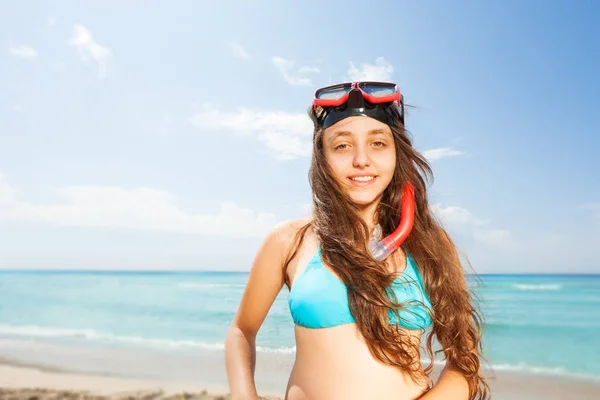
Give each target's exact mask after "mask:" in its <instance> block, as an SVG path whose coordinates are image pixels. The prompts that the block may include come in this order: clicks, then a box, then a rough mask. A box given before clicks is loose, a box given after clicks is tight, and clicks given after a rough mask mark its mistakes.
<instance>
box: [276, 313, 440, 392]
mask: <svg viewBox="0 0 600 400" xmlns="http://www.w3.org/2000/svg"><path fill="white" fill-rule="evenodd" d="M409 332H410V333H411V335H414V336H415V339H416V340H418V338H419V336H420V332H416V331H415V332H414V333H413V332H412V331H409ZM295 334H296V360H295V363H294V367H293V369H292V373H291V376H290V379H289V382H288V387H287V390H286V400H321V399H323V400H325V399H327V400H328V399H344V400H354V399H356V400H365V399H378V400H387V399H390V400H392V399H393V400H413V399H416V398H418V397H419V396H420V395H422V394H423V392H424V391H426V390H427V388H428V386H427V381H426V379H425V376H424V375H423V376H422V379H419V382H418V383H417V382H415V381H413V380H412V379H411V377H410V376H409V375H408V373H407V372H405V371H402V370H401V369H400V368H398V367H392V366H390V365H386V364H384V363H382V362H380V361H378V360H377V359H376V358H375V357H373V355H372V354H371V352H370V351H369V349H368V347H367V344H366V343H365V341H364V339H362V336H361V335H360V333H359V332H358V329H357V327H356V324H355V323H350V324H345V325H340V326H336V327H333V328H324V329H309V328H304V327H301V326H298V325H296V327H295ZM417 357H418V356H417ZM415 361H416V362H420V361H419V360H415ZM419 365H420V364H419Z"/></svg>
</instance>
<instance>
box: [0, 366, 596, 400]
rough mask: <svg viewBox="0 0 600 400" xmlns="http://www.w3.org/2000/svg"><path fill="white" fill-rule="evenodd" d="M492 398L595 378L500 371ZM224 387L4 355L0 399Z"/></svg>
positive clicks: (208, 397)
mask: <svg viewBox="0 0 600 400" xmlns="http://www.w3.org/2000/svg"><path fill="white" fill-rule="evenodd" d="M490 385H491V387H492V398H493V399H515V400H516V399H530V400H533V399H535V400H537V399H539V400H542V399H544V400H555V399H565V400H578V399H582V400H584V399H585V400H592V399H596V400H597V399H598V398H600V383H596V382H586V381H576V380H567V379H563V378H557V377H547V376H546V377H544V376H529V377H528V376H523V375H519V374H509V373H502V374H499V375H498V374H496V376H495V377H494V378H490ZM261 396H262V397H260V398H261V399H263V400H282V399H283V394H281V393H261ZM229 398H230V396H229V394H228V393H227V390H226V389H224V388H222V387H221V388H219V387H217V386H215V387H212V388H209V387H206V386H201V385H199V384H193V383H189V382H174V381H161V380H143V379H132V378H127V377H120V376H116V375H106V374H104V375H99V374H89V373H77V372H69V371H64V370H59V369H54V368H46V367H40V366H34V365H26V364H22V363H18V362H10V361H7V360H3V361H2V363H0V399H12V400H33V399H36V400H49V399H113V400H117V399H119V400H124V399H198V400H200V399H201V400H226V399H229Z"/></svg>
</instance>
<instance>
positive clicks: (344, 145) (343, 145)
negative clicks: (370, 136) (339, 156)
mask: <svg viewBox="0 0 600 400" xmlns="http://www.w3.org/2000/svg"><path fill="white" fill-rule="evenodd" d="M346 146H348V145H347V144H346V143H342V144H338V145H337V146H335V147H334V148H333V150H343V149H345V148H346Z"/></svg>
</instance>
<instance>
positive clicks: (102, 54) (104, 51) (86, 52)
mask: <svg viewBox="0 0 600 400" xmlns="http://www.w3.org/2000/svg"><path fill="white" fill-rule="evenodd" d="M69 44H70V45H72V46H76V47H77V51H78V52H79V56H80V57H81V60H82V61H83V62H84V63H88V62H89V61H90V59H91V60H93V61H94V62H95V63H96V64H97V66H98V74H99V75H100V76H101V77H102V76H105V75H106V68H107V63H108V60H109V59H110V58H111V57H112V53H111V51H110V50H109V49H108V48H106V47H104V46H101V45H99V44H98V43H96V42H95V41H94V38H93V37H92V34H91V32H90V31H89V30H87V29H86V27H85V26H83V25H81V24H76V25H75V26H74V28H73V36H71V38H70V39H69Z"/></svg>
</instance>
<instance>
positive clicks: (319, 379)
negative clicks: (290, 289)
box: [285, 232, 428, 400]
mask: <svg viewBox="0 0 600 400" xmlns="http://www.w3.org/2000/svg"><path fill="white" fill-rule="evenodd" d="M317 245H318V242H317V240H316V238H315V237H314V235H312V232H310V233H308V234H307V236H306V240H305V241H304V243H303V245H302V246H300V249H299V252H298V253H299V254H298V256H297V257H296V259H295V260H293V261H292V262H291V263H290V264H289V266H288V269H287V274H288V278H289V279H290V281H291V282H292V284H293V282H294V281H295V280H296V277H297V276H298V275H300V274H301V273H302V271H303V270H304V268H306V265H307V263H308V261H309V260H310V258H311V257H312V256H313V255H314V254H315V252H316V250H317ZM391 258H395V259H396V260H403V259H404V258H405V254H403V253H402V252H400V251H397V252H396V254H395V255H394V256H393V257H391ZM397 262H398V264H399V266H400V268H402V269H403V268H405V267H406V265H405V264H403V263H402V262H401V261H397ZM294 332H295V336H296V359H295V362H294V366H293V368H292V372H291V375H290V378H289V381H288V386H287V390H286V397H285V399H286V400H338V399H343V400H367V399H368V400H371V399H377V400H388V399H389V400H414V399H417V398H418V397H419V396H421V395H422V394H423V393H424V392H425V391H426V390H427V389H428V384H427V380H426V377H425V374H424V373H423V374H422V376H421V378H420V379H417V380H418V382H415V381H414V380H412V379H411V377H410V376H409V373H408V372H406V371H403V370H402V369H400V368H398V367H394V366H391V365H387V364H384V363H383V362H381V361H379V360H377V359H376V358H375V357H374V356H373V355H372V354H371V352H370V351H369V348H368V346H367V343H366V342H365V340H364V338H363V337H362V335H361V334H360V332H359V330H358V328H357V326H356V323H348V324H344V325H339V326H335V327H330V328H318V329H314V328H306V327H303V326H300V325H295V327H294ZM404 332H405V333H408V334H409V335H410V336H411V338H412V339H413V340H414V341H415V344H417V348H418V344H419V341H420V339H421V334H422V332H421V331H413V330H405V331H404ZM414 363H415V365H419V366H420V365H421V361H420V355H419V354H415V356H414ZM421 371H422V369H421Z"/></svg>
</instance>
